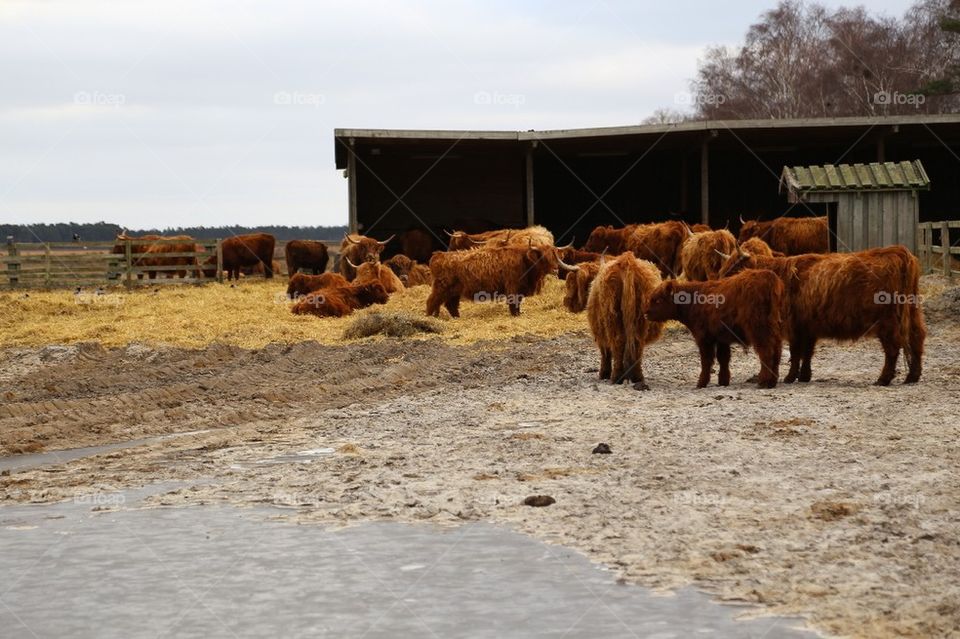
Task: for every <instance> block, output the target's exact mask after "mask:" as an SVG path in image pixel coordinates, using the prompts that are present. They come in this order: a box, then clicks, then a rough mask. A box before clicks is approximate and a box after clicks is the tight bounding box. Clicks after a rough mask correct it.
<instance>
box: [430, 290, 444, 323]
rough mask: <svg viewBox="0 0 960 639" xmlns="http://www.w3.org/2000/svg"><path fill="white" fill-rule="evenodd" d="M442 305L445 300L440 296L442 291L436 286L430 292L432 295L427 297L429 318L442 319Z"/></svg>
mask: <svg viewBox="0 0 960 639" xmlns="http://www.w3.org/2000/svg"><path fill="white" fill-rule="evenodd" d="M442 303H443V298H442V297H441V296H440V290H439V289H438V288H437V287H435V286H434V287H433V288H432V289H431V290H430V295H429V296H428V297H427V316H428V317H440V306H441V304H442Z"/></svg>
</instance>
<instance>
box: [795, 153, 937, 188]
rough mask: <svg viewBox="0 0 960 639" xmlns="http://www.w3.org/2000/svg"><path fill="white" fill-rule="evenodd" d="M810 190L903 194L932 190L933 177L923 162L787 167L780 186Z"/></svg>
mask: <svg viewBox="0 0 960 639" xmlns="http://www.w3.org/2000/svg"><path fill="white" fill-rule="evenodd" d="M784 184H785V185H786V186H787V188H789V189H790V190H791V191H794V192H809V191H821V192H822V191H899V190H911V191H913V190H918V189H929V188H930V178H929V177H927V172H926V171H924V170H923V165H922V164H921V163H920V160H914V161H913V162H906V161H905V162H871V163H870V164H824V165H822V166H819V165H815V166H785V167H783V173H782V174H781V177H780V187H781V189H782V188H783V185H784Z"/></svg>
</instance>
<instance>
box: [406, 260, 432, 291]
mask: <svg viewBox="0 0 960 639" xmlns="http://www.w3.org/2000/svg"><path fill="white" fill-rule="evenodd" d="M404 284H406V286H407V288H410V287H411V286H430V285H431V284H433V273H431V272H430V267H429V266H427V265H426V264H414V265H413V266H412V267H411V268H410V274H409V275H408V276H407V280H406V281H405V282H404Z"/></svg>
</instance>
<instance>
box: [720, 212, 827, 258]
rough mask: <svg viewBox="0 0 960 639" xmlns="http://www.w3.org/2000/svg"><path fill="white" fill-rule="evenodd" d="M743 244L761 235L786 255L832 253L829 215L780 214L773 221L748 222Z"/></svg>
mask: <svg viewBox="0 0 960 639" xmlns="http://www.w3.org/2000/svg"><path fill="white" fill-rule="evenodd" d="M740 222H741V223H742V224H743V226H741V227H740V237H739V238H738V239H739V241H740V243H741V244H742V243H743V242H746V241H747V240H748V239H750V238H751V237H759V238H760V239H761V240H763V241H765V242H766V243H767V244H769V245H770V248H771V249H772V250H774V251H780V252H781V253H783V254H785V255H788V256H789V255H803V254H804V253H829V252H830V226H829V223H828V221H827V217H826V216H823V217H780V218H777V219H775V220H772V221H769V222H759V221H755V220H750V221H744V219H743V217H741V218H740Z"/></svg>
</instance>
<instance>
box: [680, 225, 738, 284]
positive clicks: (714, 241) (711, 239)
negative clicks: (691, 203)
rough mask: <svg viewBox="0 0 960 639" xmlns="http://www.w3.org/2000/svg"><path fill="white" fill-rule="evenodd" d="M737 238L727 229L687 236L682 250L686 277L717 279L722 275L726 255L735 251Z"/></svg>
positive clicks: (690, 278) (697, 279)
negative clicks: (721, 269) (721, 268)
mask: <svg viewBox="0 0 960 639" xmlns="http://www.w3.org/2000/svg"><path fill="white" fill-rule="evenodd" d="M736 248H737V240H736V238H735V237H733V233H731V232H730V231H728V230H726V229H721V230H719V231H701V232H699V233H692V232H691V234H690V235H689V237H687V241H686V242H684V243H683V248H682V249H681V250H680V264H681V268H682V270H683V275H684V277H686V278H687V280H689V281H692V282H697V281H701V282H702V281H705V280H715V279H717V278H718V277H719V276H720V267H722V266H723V261H724V255H729V254H730V253H733V252H734V251H735V250H736Z"/></svg>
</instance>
